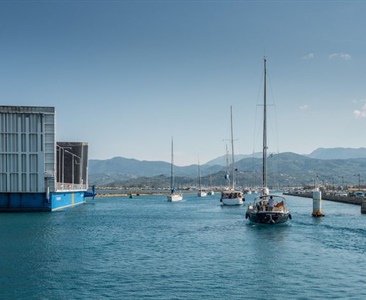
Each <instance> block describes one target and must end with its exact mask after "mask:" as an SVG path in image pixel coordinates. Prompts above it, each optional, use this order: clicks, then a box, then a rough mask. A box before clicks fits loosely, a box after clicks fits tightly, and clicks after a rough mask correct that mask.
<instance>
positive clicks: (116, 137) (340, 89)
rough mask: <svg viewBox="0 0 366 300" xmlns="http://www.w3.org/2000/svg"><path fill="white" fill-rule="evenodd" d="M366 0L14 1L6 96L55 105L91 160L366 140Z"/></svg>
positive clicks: (5, 9)
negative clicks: (265, 138)
mask: <svg viewBox="0 0 366 300" xmlns="http://www.w3.org/2000/svg"><path fill="white" fill-rule="evenodd" d="M365 12H366V1H352V0H348V1H325V0H323V1H219V0H216V1H209V0H207V1H205V0H202V1H138V0H135V1H0V103H1V105H29V106H55V107H56V118H57V140H58V141H83V142H88V143H89V158H91V159H108V158H112V157H115V156H122V157H127V158H136V159H139V160H162V161H170V140H171V137H174V144H175V146H174V148H175V154H174V159H175V164H177V165H182V166H183V165H189V164H196V163H197V161H198V157H199V159H200V162H201V163H205V162H207V161H209V160H211V159H214V158H216V157H218V156H221V155H224V154H225V151H226V150H225V148H226V145H227V144H228V145H229V141H228V139H230V105H232V106H233V122H234V139H235V152H236V154H251V153H253V152H258V151H260V149H261V132H260V131H261V128H260V126H261V122H262V120H261V111H262V107H261V106H260V103H261V102H262V98H263V95H262V83H263V78H262V76H263V56H266V57H267V66H268V77H269V78H268V101H269V103H270V104H271V105H270V107H269V109H268V114H269V151H271V152H288V151H290V152H295V153H299V154H309V153H311V152H312V151H313V150H315V149H316V148H319V147H324V148H333V147H350V148H359V147H365V145H366V139H365V128H366V126H365V125H366V124H365V123H366V31H365V28H366V18H365Z"/></svg>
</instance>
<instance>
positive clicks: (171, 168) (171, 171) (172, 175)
mask: <svg viewBox="0 0 366 300" xmlns="http://www.w3.org/2000/svg"><path fill="white" fill-rule="evenodd" d="M171 147H172V149H171V152H172V153H171V156H172V157H171V165H170V174H171V176H170V188H171V192H172V193H173V192H174V155H173V150H174V149H173V138H172V145H171Z"/></svg>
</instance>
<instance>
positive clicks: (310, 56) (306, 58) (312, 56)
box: [302, 53, 315, 60]
mask: <svg viewBox="0 0 366 300" xmlns="http://www.w3.org/2000/svg"><path fill="white" fill-rule="evenodd" d="M314 56H315V54H314V53H308V54H306V55H304V56H303V57H302V59H304V60H309V59H313V58H314Z"/></svg>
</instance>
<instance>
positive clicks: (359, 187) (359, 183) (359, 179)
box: [353, 174, 361, 191]
mask: <svg viewBox="0 0 366 300" xmlns="http://www.w3.org/2000/svg"><path fill="white" fill-rule="evenodd" d="M353 176H358V190H359V191H360V190H361V174H355V175H353Z"/></svg>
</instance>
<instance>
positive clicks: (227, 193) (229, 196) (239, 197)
mask: <svg viewBox="0 0 366 300" xmlns="http://www.w3.org/2000/svg"><path fill="white" fill-rule="evenodd" d="M230 121H231V156H232V161H231V174H232V181H231V186H230V187H229V189H227V190H224V191H222V192H221V197H220V202H221V203H222V204H223V205H242V204H243V203H244V201H245V199H244V197H243V193H242V192H241V191H238V190H235V161H234V137H233V108H232V106H230ZM229 178H230V175H229V174H228V172H227V173H226V175H225V179H227V180H229Z"/></svg>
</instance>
